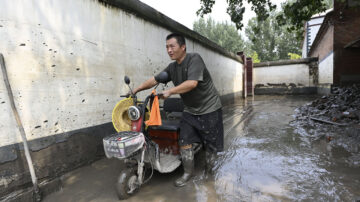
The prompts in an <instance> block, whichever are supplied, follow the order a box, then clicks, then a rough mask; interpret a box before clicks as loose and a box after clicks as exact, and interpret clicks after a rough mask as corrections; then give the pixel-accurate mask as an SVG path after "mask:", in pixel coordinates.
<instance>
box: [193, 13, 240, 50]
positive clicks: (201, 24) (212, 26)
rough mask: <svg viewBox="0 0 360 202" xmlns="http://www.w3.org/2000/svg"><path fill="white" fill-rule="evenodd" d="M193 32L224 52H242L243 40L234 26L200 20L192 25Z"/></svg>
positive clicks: (210, 19) (210, 20)
mask: <svg viewBox="0 0 360 202" xmlns="http://www.w3.org/2000/svg"><path fill="white" fill-rule="evenodd" d="M193 30H194V31H196V32H198V33H199V34H201V35H203V36H205V37H207V38H208V39H210V40H212V41H214V42H215V43H217V44H218V45H220V46H222V47H223V48H225V49H226V50H228V51H230V52H233V53H236V52H238V51H242V50H244V40H243V39H242V37H241V35H240V34H239V33H238V32H237V30H236V28H235V26H233V25H231V24H229V23H227V22H225V23H216V22H215V21H214V20H213V19H212V18H208V19H207V20H206V21H205V20H204V18H200V19H199V20H197V21H195V22H194V24H193Z"/></svg>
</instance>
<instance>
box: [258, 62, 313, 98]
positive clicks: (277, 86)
mask: <svg viewBox="0 0 360 202" xmlns="http://www.w3.org/2000/svg"><path fill="white" fill-rule="evenodd" d="M316 64H317V58H305V59H299V60H284V61H277V62H263V63H257V64H254V70H253V72H254V85H255V89H254V92H255V94H313V93H316V84H317V71H318V70H317V65H316Z"/></svg>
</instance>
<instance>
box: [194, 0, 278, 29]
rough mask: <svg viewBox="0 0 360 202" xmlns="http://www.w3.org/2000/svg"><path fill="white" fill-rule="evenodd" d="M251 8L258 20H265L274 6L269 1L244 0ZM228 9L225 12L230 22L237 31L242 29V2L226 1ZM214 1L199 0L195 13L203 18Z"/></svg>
mask: <svg viewBox="0 0 360 202" xmlns="http://www.w3.org/2000/svg"><path fill="white" fill-rule="evenodd" d="M246 1H247V2H249V3H250V4H251V5H252V7H251V10H253V11H255V13H256V14H257V16H258V17H259V19H266V18H267V17H268V16H269V14H268V13H269V11H273V10H274V9H275V8H276V5H273V4H272V3H271V0H246ZM226 2H227V3H228V8H227V9H226V12H227V13H228V14H229V15H230V18H231V21H232V22H234V23H235V26H236V28H237V29H242V27H243V23H242V19H243V15H244V12H245V7H244V4H243V0H226ZM214 3H215V0H200V4H201V8H200V9H199V10H198V11H197V12H196V13H197V15H199V16H200V17H203V16H204V15H206V14H208V13H211V10H212V7H213V5H214Z"/></svg>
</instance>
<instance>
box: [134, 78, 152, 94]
mask: <svg viewBox="0 0 360 202" xmlns="http://www.w3.org/2000/svg"><path fill="white" fill-rule="evenodd" d="M156 84H157V82H156V80H155V78H154V77H152V78H150V79H148V80H147V81H145V82H144V83H142V84H141V85H140V86H139V87H137V88H136V89H135V90H134V92H133V93H134V94H136V93H138V92H140V91H143V90H146V89H149V88H151V87H153V86H155V85H156Z"/></svg>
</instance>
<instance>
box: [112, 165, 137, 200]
mask: <svg viewBox="0 0 360 202" xmlns="http://www.w3.org/2000/svg"><path fill="white" fill-rule="evenodd" d="M136 182H137V173H136V169H134V168H126V169H124V170H122V171H121V172H120V175H119V177H118V179H117V182H116V193H117V195H118V197H119V199H120V200H124V199H128V198H129V197H130V196H132V195H134V194H135V193H136V192H137V191H138V190H139V186H137V183H136Z"/></svg>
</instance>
